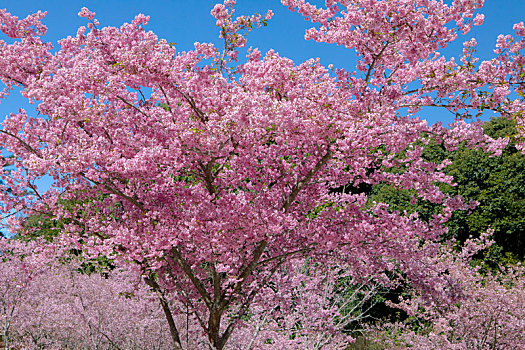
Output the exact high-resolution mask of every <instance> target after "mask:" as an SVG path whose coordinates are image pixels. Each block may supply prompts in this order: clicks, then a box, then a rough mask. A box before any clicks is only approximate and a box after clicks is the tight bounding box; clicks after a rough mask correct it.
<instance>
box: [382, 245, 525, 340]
mask: <svg viewBox="0 0 525 350" xmlns="http://www.w3.org/2000/svg"><path fill="white" fill-rule="evenodd" d="M487 238H488V236H487V235H484V236H482V237H481V239H476V240H474V239H471V240H469V241H467V242H466V244H465V246H464V247H463V249H462V251H461V252H460V254H457V253H455V252H453V251H451V250H450V247H445V248H444V249H443V251H442V253H441V254H440V255H439V256H438V257H436V258H434V259H432V261H431V262H430V261H429V262H430V263H433V264H434V266H435V273H436V274H443V275H446V277H447V280H448V281H449V282H452V281H453V283H455V284H457V285H458V286H459V285H460V286H461V287H460V295H459V296H458V298H457V299H456V300H452V299H443V298H438V299H434V300H428V299H427V298H425V297H424V296H422V295H418V294H417V292H416V293H415V295H414V296H413V297H412V298H410V299H406V300H402V301H401V302H400V304H398V307H400V308H402V309H403V310H405V311H406V312H407V313H408V314H409V315H410V316H411V319H410V320H411V322H408V324H396V325H391V328H390V333H391V334H394V335H395V336H394V337H393V338H394V339H392V338H390V343H389V344H390V346H393V345H394V343H393V342H392V340H396V341H397V343H398V344H404V345H405V346H409V347H414V348H416V349H465V350H466V349H480V350H481V349H516V350H517V349H521V348H522V347H523V344H524V342H525V335H524V334H525V323H524V321H523V320H524V319H525V307H524V305H525V304H524V301H525V288H524V287H525V271H524V269H523V266H521V265H520V264H518V265H517V266H507V267H500V270H499V271H491V272H489V273H481V271H480V266H479V265H477V266H472V265H471V264H470V259H471V257H472V256H473V255H474V253H477V252H479V251H481V250H482V249H484V248H486V247H488V246H490V244H492V241H489V240H487ZM450 285H451V284H450V283H444V284H442V285H441V286H439V287H438V288H442V289H450ZM444 292H445V293H444V294H443V295H446V294H447V291H445V290H444ZM414 326H416V327H414Z"/></svg>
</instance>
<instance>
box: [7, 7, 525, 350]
mask: <svg viewBox="0 0 525 350" xmlns="http://www.w3.org/2000/svg"><path fill="white" fill-rule="evenodd" d="M282 3H283V4H284V5H286V6H288V7H289V8H290V9H292V10H296V11H298V12H299V13H301V14H302V15H304V16H305V17H306V18H307V19H308V20H311V21H312V22H313V23H315V24H316V25H317V27H315V28H313V29H311V30H309V31H307V33H306V38H307V39H313V40H316V41H319V42H326V43H335V44H339V45H343V46H345V47H346V48H348V49H349V52H351V53H354V54H355V55H356V56H357V59H358V63H357V66H356V69H355V71H346V70H343V69H334V68H333V67H328V68H325V67H323V66H322V65H321V64H320V63H319V61H318V60H314V59H312V60H308V61H306V62H303V63H300V64H295V63H294V62H293V61H292V60H290V59H288V58H284V57H281V56H279V54H278V53H276V52H274V51H269V52H267V53H266V54H264V55H263V54H261V53H260V52H259V51H258V50H257V49H250V50H248V53H247V57H246V60H244V61H242V62H239V58H238V55H239V50H240V49H241V48H242V47H244V46H245V45H246V37H245V34H246V32H248V31H250V30H251V29H252V28H255V27H258V26H260V25H264V24H266V21H268V20H269V19H270V18H271V16H272V12H271V11H269V12H268V13H267V14H266V16H261V15H253V16H240V17H235V16H234V14H235V8H234V5H235V1H234V0H226V1H225V2H224V4H217V5H215V7H214V8H213V10H212V12H211V13H212V15H213V16H214V17H215V19H216V24H217V26H218V27H219V29H220V37H221V38H222V39H223V40H224V48H223V49H218V48H216V47H215V46H213V45H212V44H205V43H195V49H194V50H191V51H187V52H177V51H176V50H175V48H174V47H172V46H170V45H169V44H168V42H167V41H166V40H164V39H159V38H158V37H157V36H156V35H155V34H153V33H152V32H148V31H146V30H145V29H144V27H145V26H146V25H147V22H148V17H147V16H145V15H138V16H137V17H135V19H134V20H133V21H131V23H126V24H124V25H122V26H121V27H120V28H114V27H103V28H102V27H101V26H100V24H99V22H98V21H97V20H96V19H95V14H94V13H93V12H91V11H89V10H88V9H86V8H83V9H82V11H81V12H80V13H79V15H80V16H82V17H86V18H87V19H88V20H89V21H90V22H89V23H88V26H87V28H86V27H81V28H79V29H78V31H77V33H76V35H74V36H69V37H67V38H64V39H62V40H60V41H59V42H58V47H57V48H56V50H55V51H52V45H51V44H50V43H47V42H44V41H43V39H42V38H43V36H44V35H45V32H46V27H45V26H44V25H43V24H42V22H41V20H42V19H43V18H44V16H45V13H41V12H39V13H36V14H32V15H30V16H28V17H27V18H25V19H22V20H20V19H18V18H16V17H14V16H12V15H10V14H9V13H8V12H7V11H6V10H2V11H0V23H1V26H0V30H1V31H2V32H3V33H4V34H5V35H7V36H8V37H9V38H11V40H10V42H2V43H1V48H0V50H1V55H0V79H1V80H2V82H3V83H4V85H5V88H4V90H3V92H2V94H3V95H4V96H5V95H7V94H9V93H10V92H11V91H12V90H13V89H14V88H15V87H20V88H21V89H22V95H23V96H25V97H27V99H28V100H29V101H30V102H31V103H34V104H36V108H37V110H38V112H39V115H40V116H28V115H27V113H26V112H25V111H24V110H23V109H20V110H19V111H17V112H14V113H12V114H11V115H9V116H8V117H7V118H6V119H5V121H4V122H3V129H2V130H1V132H0V145H1V147H2V148H4V149H5V150H6V152H8V153H9V154H11V155H12V158H10V159H9V160H8V161H9V162H10V164H12V168H11V170H10V171H9V172H8V171H7V170H4V171H2V181H3V182H4V183H3V184H2V185H0V188H1V189H2V191H1V194H0V201H1V205H2V211H3V212H4V213H8V214H9V215H10V217H9V224H10V230H11V232H16V231H18V230H22V229H23V223H24V216H25V215H30V214H33V213H38V214H39V215H44V216H47V217H48V218H50V219H52V220H60V221H61V222H63V225H62V226H63V228H62V229H61V230H60V233H59V235H58V237H57V242H59V243H60V244H63V245H65V246H67V247H72V248H77V249H80V250H82V251H83V253H84V254H85V256H90V257H97V256H100V255H103V256H106V257H108V258H110V259H114V260H115V261H116V263H117V264H120V265H122V264H132V266H133V268H134V269H136V270H137V271H139V272H140V273H141V274H142V275H143V276H144V277H145V281H146V283H147V285H148V286H149V287H150V288H151V289H152V290H153V291H155V293H156V294H157V296H158V299H159V301H160V303H161V306H162V309H163V312H164V314H165V317H166V320H167V323H168V326H169V330H170V334H171V337H172V341H173V344H174V345H173V346H174V348H175V349H182V348H183V343H184V342H183V340H182V339H181V333H180V327H178V326H177V322H176V319H177V317H178V316H179V315H180V314H181V313H182V309H181V308H177V307H172V306H171V305H173V304H170V302H169V298H168V297H169V296H171V297H172V298H174V299H173V300H176V301H178V303H179V304H177V305H186V306H187V307H188V309H189V310H191V313H192V317H193V318H194V319H195V320H196V322H197V323H198V324H199V325H200V327H201V328H202V335H203V337H202V338H203V339H205V341H206V344H207V346H209V347H210V348H213V349H223V348H224V347H225V345H226V344H227V342H228V339H229V338H230V336H231V335H232V334H233V332H234V331H235V329H236V327H238V325H239V324H240V323H241V321H242V320H243V318H245V317H246V316H247V314H248V313H249V310H250V308H252V309H253V308H254V307H255V306H257V303H259V305H260V304H261V300H264V299H265V298H270V297H271V293H267V292H265V290H267V289H268V286H271V285H272V281H273V280H274V278H277V277H275V276H276V274H277V273H278V272H279V271H280V269H282V268H284V267H286V266H287V264H289V262H290V261H291V260H292V259H297V258H306V257H307V258H308V259H310V261H312V263H321V264H322V263H323V262H325V261H332V260H333V259H338V260H339V261H340V263H341V264H343V265H344V266H346V267H347V268H348V270H349V276H352V277H353V278H356V281H358V280H359V279H361V280H362V281H370V280H373V281H376V282H378V283H391V281H389V279H388V278H387V274H388V272H392V271H396V272H397V273H398V275H399V276H401V275H402V276H404V277H405V278H406V279H407V280H409V281H411V282H412V283H413V284H414V285H416V286H420V287H422V288H423V287H425V288H426V289H427V290H428V291H429V292H432V291H433V290H435V288H433V285H432V283H434V282H433V279H432V278H430V277H428V276H431V274H429V273H428V265H427V264H425V263H423V262H424V261H425V257H428V256H432V255H434V254H436V252H437V248H436V246H435V245H432V244H426V245H422V244H421V242H422V241H429V242H432V241H434V240H437V239H439V237H440V236H441V234H442V233H443V232H444V230H445V229H444V228H443V223H444V222H446V220H447V219H448V218H449V217H450V215H451V212H452V211H454V210H458V209H467V208H468V207H469V205H470V204H469V203H464V202H463V201H462V200H461V198H451V197H448V196H446V195H443V194H442V193H441V192H440V190H439V187H438V184H439V183H449V184H452V181H453V180H452V178H450V177H448V176H445V175H444V174H443V172H442V171H441V170H442V169H443V168H444V167H445V166H446V165H447V164H448V163H447V162H446V161H445V162H443V163H442V164H433V163H431V162H425V161H423V160H422V159H421V152H422V147H421V144H422V143H426V142H428V141H429V140H430V139H434V140H436V141H437V142H443V143H444V144H445V146H446V147H447V148H449V149H454V148H455V147H457V145H458V144H460V143H461V142H464V143H466V144H467V145H468V146H469V147H480V148H483V149H485V150H486V151H488V152H491V153H494V154H497V153H498V152H501V149H502V148H503V147H504V146H505V144H506V142H507V140H505V139H498V140H494V139H491V138H490V137H488V136H486V135H484V134H483V131H482V129H481V127H480V123H471V124H469V123H467V122H465V121H464V119H463V118H464V117H467V116H469V115H471V114H472V113H477V112H479V111H483V110H485V109H492V110H496V111H499V112H500V113H502V114H504V115H506V116H508V117H518V118H519V116H520V113H521V112H522V111H523V105H522V102H521V100H520V98H519V93H520V91H521V90H520V89H522V84H521V78H522V75H523V68H522V67H523V57H522V56H521V54H520V50H521V49H522V47H523V43H524V41H523V35H524V34H525V33H523V24H518V25H517V26H516V27H515V29H516V32H517V33H516V35H517V36H516V38H515V39H514V38H512V37H510V36H508V37H500V39H498V49H497V50H498V52H497V57H496V58H494V59H493V60H489V61H483V62H479V61H478V60H477V58H476V57H475V56H474V48H475V45H476V43H475V41H474V40H471V41H468V42H466V43H465V45H464V46H465V48H464V50H463V53H461V57H460V59H459V60H458V61H456V60H455V59H454V58H450V59H447V58H445V57H443V56H442V55H440V54H439V52H438V50H439V49H440V48H444V47H446V46H447V45H448V44H449V43H450V42H452V41H453V40H455V39H456V38H457V36H458V33H467V32H468V31H469V30H470V29H471V27H472V25H479V24H481V23H482V22H483V15H480V14H475V11H476V10H477V9H479V8H481V6H482V3H483V1H482V0H455V1H453V2H452V4H450V5H448V4H445V3H443V2H441V1H437V0H404V1H401V0H399V1H376V0H366V1H365V0H353V1H333V0H327V1H326V5H325V7H319V8H318V7H315V6H313V5H310V4H306V3H304V2H303V1H294V0H283V1H282ZM515 94H517V96H518V97H517V98H516V99H512V98H513V97H514V95H515ZM425 106H436V107H442V108H446V109H448V110H450V111H452V112H454V113H456V114H457V119H456V121H455V122H454V123H452V124H451V125H450V127H448V128H446V127H442V126H440V125H433V126H430V125H428V124H427V123H426V122H425V121H424V120H422V119H420V117H419V116H418V113H419V112H420V110H421V108H422V107H425ZM405 109H408V112H407V113H405V112H403V111H404V110H405ZM44 176H49V177H51V178H52V179H53V183H52V186H51V188H50V189H49V190H46V191H40V190H39V189H38V186H37V181H38V180H39V179H41V178H42V177H44ZM377 183H388V184H393V185H395V186H396V187H398V188H404V189H413V190H414V191H415V193H416V194H415V196H416V197H419V198H421V199H422V200H426V201H430V202H433V203H436V204H441V206H442V212H441V213H439V214H436V215H435V216H434V217H433V218H431V220H429V221H423V220H421V219H420V218H419V217H418V215H417V213H416V214H412V215H408V214H405V213H399V212H395V211H392V210H389V208H388V206H387V205H384V204H381V203H369V202H368V201H367V196H366V194H365V193H363V192H362V191H360V190H359V188H360V186H362V185H363V184H377ZM65 203H67V205H65ZM15 214H16V215H15ZM226 315H227V316H226Z"/></svg>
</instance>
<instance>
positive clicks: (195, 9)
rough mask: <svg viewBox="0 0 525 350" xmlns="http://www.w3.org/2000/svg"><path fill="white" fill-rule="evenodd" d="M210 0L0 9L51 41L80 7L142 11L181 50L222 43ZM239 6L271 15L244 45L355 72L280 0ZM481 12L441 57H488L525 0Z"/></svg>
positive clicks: (16, 4)
mask: <svg viewBox="0 0 525 350" xmlns="http://www.w3.org/2000/svg"><path fill="white" fill-rule="evenodd" d="M448 1H449V0H448ZM312 2H314V3H322V2H324V1H319V0H317V1H312ZM214 3H215V1H212V0H186V1H179V0H151V1H149V2H147V1H138V0H47V1H36V0H33V1H31V0H25V1H12V0H0V8H7V10H8V11H9V12H11V13H13V14H15V15H17V16H19V17H25V16H26V15H27V14H29V13H31V12H36V11H38V10H45V11H47V12H48V15H47V18H46V20H45V22H44V23H45V24H46V25H47V26H48V34H47V36H46V39H47V40H48V41H51V42H52V43H56V41H57V40H58V39H60V38H63V37H65V36H67V35H74V34H75V33H76V29H77V28H78V27H79V26H81V25H86V23H87V21H86V19H84V18H79V17H78V16H77V13H78V11H79V10H80V9H81V8H82V7H83V6H86V7H88V8H89V9H90V10H91V11H95V12H96V17H97V19H98V20H99V21H100V22H101V25H102V26H107V25H111V26H120V25H121V24H122V23H124V22H129V21H131V20H132V19H133V17H134V16H135V15H136V14H138V13H144V14H147V15H150V16H151V20H150V24H149V25H148V27H149V28H148V29H149V30H152V31H153V32H155V33H156V34H157V35H158V36H159V37H161V38H165V39H166V40H168V41H169V42H176V43H177V48H178V49H179V50H181V51H184V50H188V49H191V48H192V47H193V43H194V42H195V41H199V42H214V43H215V44H216V45H217V46H218V47H220V45H221V42H220V40H219V39H218V30H217V28H216V27H215V20H214V18H212V17H211V15H210V10H211V8H212V7H213V4H214ZM237 5H238V6H237V14H252V13H261V14H264V13H265V12H266V10H267V9H272V10H273V11H274V13H275V16H274V18H273V19H272V20H271V21H270V22H269V24H268V26H267V27H264V28H261V29H259V30H255V31H254V32H252V33H250V35H249V36H248V46H253V47H258V48H259V49H260V50H261V51H262V52H266V51H267V50H269V49H275V51H277V52H279V53H280V55H281V56H286V57H289V58H291V59H293V60H294V61H295V62H296V63H298V62H301V61H304V60H306V59H308V58H311V57H320V59H321V63H322V64H324V65H328V64H330V63H332V64H334V66H335V67H340V68H346V69H351V70H353V69H352V67H353V64H354V62H355V61H354V57H353V54H352V52H350V51H349V50H346V49H344V48H342V47H338V46H335V45H327V44H318V43H315V42H312V41H305V40H304V39H303V34H304V30H305V29H306V28H308V27H310V25H309V24H310V23H309V22H307V21H305V20H303V18H302V16H300V15H298V14H297V13H292V12H290V11H289V10H288V9H287V8H286V7H284V6H282V5H281V3H280V0H264V1H263V0H238V3H237ZM481 12H482V13H484V14H485V24H484V25H483V26H481V27H475V30H473V31H471V32H470V33H469V34H467V35H466V36H464V37H460V38H459V39H458V41H457V43H456V44H454V45H452V46H451V48H450V49H449V50H448V51H447V52H446V53H445V55H447V56H451V55H457V52H459V49H460V48H461V47H462V42H463V41H466V40H468V39H470V38H472V37H475V38H476V40H477V41H478V43H479V50H478V53H479V55H480V56H481V57H482V58H489V57H491V55H492V49H493V48H494V43H495V41H496V37H497V35H498V34H500V33H505V34H507V33H512V25H513V24H514V23H517V22H520V21H525V0H485V7H484V9H483V10H482V11H481ZM20 106H23V107H27V108H28V110H29V111H30V110H31V109H32V108H31V107H28V106H27V104H25V103H24V100H23V99H22V98H21V97H19V96H15V95H13V96H11V97H10V98H9V99H8V100H3V101H0V120H1V119H3V118H4V116H5V115H6V114H8V113H10V112H13V111H16V110H17V109H18V108H19V107H20ZM426 113H428V114H427V115H425V117H427V118H428V119H429V121H431V122H432V123H433V122H436V121H438V120H443V121H447V120H448V119H447V118H450V116H449V115H448V113H447V112H445V111H427V112H426Z"/></svg>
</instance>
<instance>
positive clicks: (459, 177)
mask: <svg viewBox="0 0 525 350" xmlns="http://www.w3.org/2000/svg"><path fill="white" fill-rule="evenodd" d="M483 129H484V132H485V134H486V135H488V136H490V137H493V138H498V137H513V136H514V135H516V128H515V123H514V122H513V121H512V120H509V119H507V118H493V119H491V120H490V121H489V122H486V123H484V124H483ZM515 146H516V144H515V142H511V143H509V144H508V145H507V147H506V148H505V149H504V150H503V152H502V155H501V156H499V157H493V156H491V155H490V154H487V153H486V152H483V151H480V150H477V149H470V148H468V147H464V146H460V147H459V148H458V149H457V150H455V151H447V150H446V149H445V147H444V145H443V144H440V145H438V144H436V143H430V144H429V145H427V146H425V148H424V152H423V158H424V159H426V160H428V161H432V162H442V161H443V160H445V159H449V160H450V161H451V164H450V165H449V166H447V167H446V168H445V173H446V174H447V175H450V176H453V177H454V182H455V185H454V186H449V185H443V186H441V189H442V191H443V192H444V193H447V194H449V195H451V196H455V195H459V196H462V197H463V198H465V199H466V200H471V201H475V202H477V205H476V207H475V208H474V209H472V210H470V211H456V212H454V213H453V214H452V217H451V219H450V220H449V221H448V222H447V224H446V226H447V227H448V229H449V232H448V235H447V237H449V238H450V237H454V238H456V239H458V240H460V241H462V242H464V241H466V240H467V239H468V238H469V237H471V236H473V237H478V236H479V235H480V233H482V232H485V231H487V230H488V229H491V230H493V231H494V240H495V241H496V245H494V246H492V247H491V252H492V253H491V257H490V258H489V259H490V260H493V261H496V262H497V261H504V260H505V259H506V257H505V253H512V254H514V255H515V256H516V257H519V258H520V259H523V257H524V255H523V254H525V253H524V252H525V245H524V244H525V221H524V220H525V219H524V218H525V205H524V204H525V203H524V200H525V188H524V187H523V183H525V157H524V156H523V155H522V154H521V152H519V151H518V150H517V149H516V147H515ZM411 199H412V198H411V192H410V191H403V190H397V189H395V188H394V187H392V186H387V185H378V186H376V187H374V189H373V193H372V195H371V196H370V201H378V202H385V203H389V205H390V207H391V209H393V210H398V211H403V210H407V211H409V212H414V211H417V212H418V213H419V214H420V217H422V218H425V219H426V220H428V219H429V218H431V217H432V215H433V214H435V213H436V211H437V210H439V208H438V207H437V206H436V205H433V204H431V203H428V202H423V201H418V202H417V203H415V204H411Z"/></svg>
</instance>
